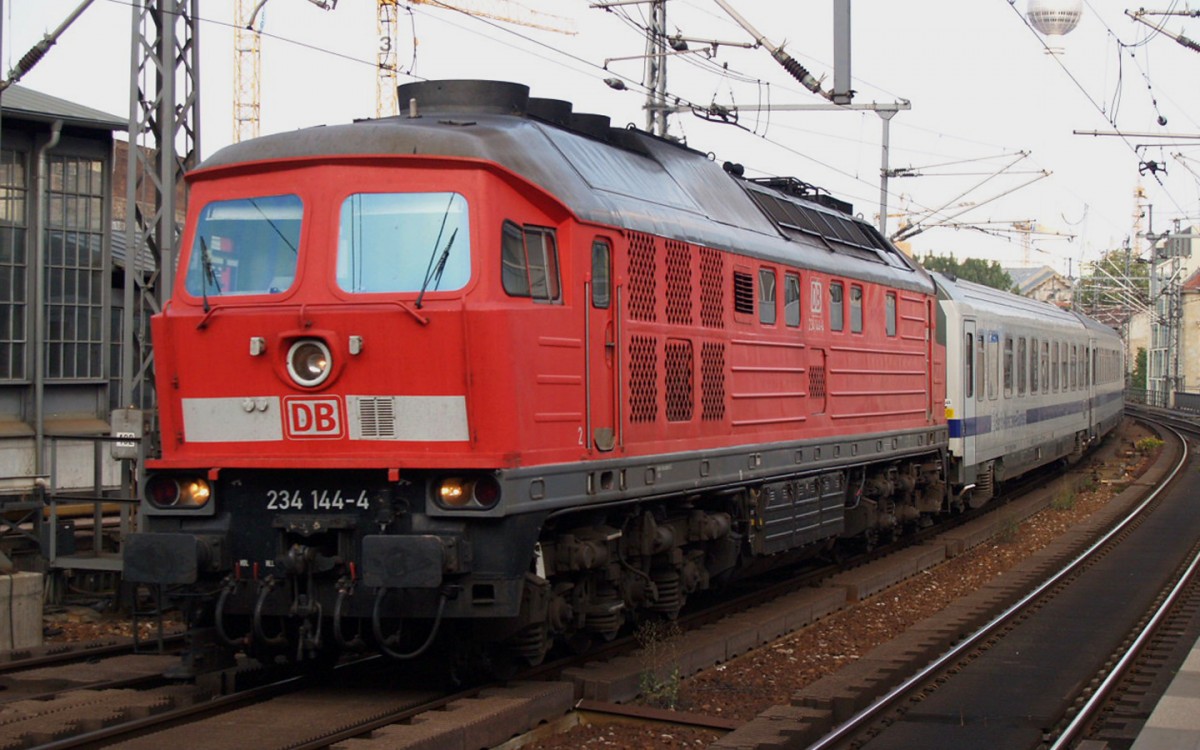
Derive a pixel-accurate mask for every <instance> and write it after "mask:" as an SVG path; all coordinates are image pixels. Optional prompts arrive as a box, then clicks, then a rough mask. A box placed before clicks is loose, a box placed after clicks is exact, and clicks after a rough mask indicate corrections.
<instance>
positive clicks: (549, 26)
mask: <svg viewBox="0 0 1200 750" xmlns="http://www.w3.org/2000/svg"><path fill="white" fill-rule="evenodd" d="M309 2H310V3H312V4H313V5H316V6H318V7H320V8H322V9H324V10H333V9H334V8H335V7H336V6H337V0H309ZM266 3H267V0H236V2H235V8H234V39H233V55H234V66H233V67H234V79H235V80H234V87H233V92H234V93H233V96H234V99H233V140H234V141H235V142H238V141H242V140H245V139H247V138H254V137H256V136H257V135H258V134H259V116H260V110H261V96H262V92H261V84H260V80H261V75H262V44H261V41H262V37H261V34H260V33H259V32H258V31H255V29H254V28H253V26H254V22H255V20H256V19H257V18H258V16H259V12H260V11H261V10H262V8H263V6H264V5H266ZM404 5H405V6H408V5H425V6H428V7H431V8H442V9H445V10H450V11H456V12H458V13H463V14H466V15H469V16H478V17H481V18H490V19H493V20H496V21H502V22H504V23H511V24H516V25H518V26H527V27H529V28H534V29H541V30H543V31H553V32H557V33H560V34H575V33H576V31H575V29H574V26H573V23H572V21H571V20H570V19H568V18H563V17H561V16H556V15H553V14H550V13H543V12H541V11H536V10H533V9H531V8H528V7H526V6H524V5H522V4H521V3H518V2H516V1H515V0H407V1H406V2H405V3H404ZM400 6H401V0H376V2H375V8H376V14H375V27H376V33H377V34H378V39H379V47H378V49H377V50H376V54H375V64H376V69H377V75H376V80H375V115H376V116H377V117H387V116H390V115H395V114H396V112H397V110H396V85H397V83H398V80H397V78H398V75H399V72H400V66H399V64H398V62H397V57H396V51H397V49H398V46H399V45H398V39H397V34H398V32H399V14H400ZM413 43H414V44H416V40H415V39H414V40H413Z"/></svg>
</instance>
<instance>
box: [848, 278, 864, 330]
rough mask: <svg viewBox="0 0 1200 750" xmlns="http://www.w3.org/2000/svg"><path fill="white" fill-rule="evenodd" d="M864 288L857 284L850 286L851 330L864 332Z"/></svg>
mask: <svg viewBox="0 0 1200 750" xmlns="http://www.w3.org/2000/svg"><path fill="white" fill-rule="evenodd" d="M862 307H863V289H862V287H861V286H858V285H857V284H853V285H851V287H850V332H851V333H862V326H863V313H862Z"/></svg>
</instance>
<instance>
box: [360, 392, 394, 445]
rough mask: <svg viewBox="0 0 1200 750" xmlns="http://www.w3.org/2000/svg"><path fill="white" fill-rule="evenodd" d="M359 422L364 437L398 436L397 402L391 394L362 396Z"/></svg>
mask: <svg viewBox="0 0 1200 750" xmlns="http://www.w3.org/2000/svg"><path fill="white" fill-rule="evenodd" d="M358 424H359V430H360V431H361V432H362V436H363V437H364V438H368V439H369V438H376V439H389V438H394V437H396V402H395V401H393V400H392V398H391V397H390V396H386V397H382V398H380V397H364V398H360V399H359V400H358Z"/></svg>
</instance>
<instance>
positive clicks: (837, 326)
mask: <svg viewBox="0 0 1200 750" xmlns="http://www.w3.org/2000/svg"><path fill="white" fill-rule="evenodd" d="M842 288H843V287H842V282H840V281H831V282H829V330H831V331H840V330H842V329H844V328H845V327H846V321H845V316H846V310H845V308H843V307H842Z"/></svg>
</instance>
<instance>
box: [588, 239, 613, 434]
mask: <svg viewBox="0 0 1200 750" xmlns="http://www.w3.org/2000/svg"><path fill="white" fill-rule="evenodd" d="M591 259H592V260H591V273H590V274H588V278H587V281H586V283H585V284H584V291H585V295H584V296H585V300H584V304H585V305H586V307H587V315H586V325H585V328H586V331H585V338H586V339H587V342H586V344H585V346H586V351H587V365H586V369H587V425H586V431H587V438H586V440H587V446H588V451H589V452H590V451H592V450H597V451H611V450H612V449H613V447H614V446H615V444H616V435H615V430H614V427H615V425H616V421H615V420H616V401H617V400H616V397H615V388H616V378H617V330H616V324H615V314H614V313H615V311H616V307H617V296H616V294H615V288H614V285H613V242H612V241H611V240H610V239H608V238H607V237H596V238H595V239H593V240H592V251H591Z"/></svg>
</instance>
